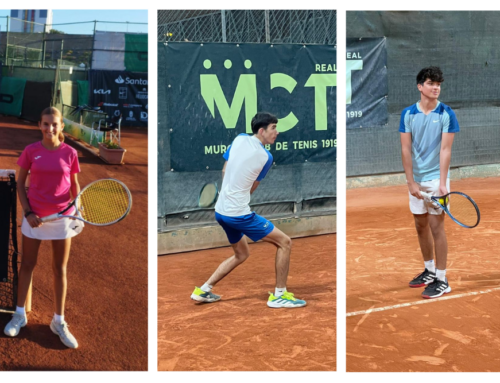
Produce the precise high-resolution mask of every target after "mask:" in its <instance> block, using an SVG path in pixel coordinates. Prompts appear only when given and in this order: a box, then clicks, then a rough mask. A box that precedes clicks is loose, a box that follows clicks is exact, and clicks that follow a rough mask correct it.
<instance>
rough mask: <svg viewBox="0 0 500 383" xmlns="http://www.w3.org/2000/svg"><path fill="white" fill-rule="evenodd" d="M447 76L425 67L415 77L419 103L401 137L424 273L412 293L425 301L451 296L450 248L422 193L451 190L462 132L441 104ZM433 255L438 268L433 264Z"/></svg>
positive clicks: (407, 113)
mask: <svg viewBox="0 0 500 383" xmlns="http://www.w3.org/2000/svg"><path fill="white" fill-rule="evenodd" d="M443 81H444V78H443V73H442V72H441V69H439V68H438V67H427V68H424V69H422V70H421V71H420V72H419V73H418V75H417V88H418V90H419V91H420V101H419V102H417V103H416V104H413V105H412V106H409V107H408V108H405V109H404V110H403V113H402V114H401V123H400V126H399V131H400V132H401V154H402V159H403V167H404V170H405V174H406V182H407V184H408V191H409V195H410V210H411V212H412V213H413V217H414V219H415V227H416V229H417V234H418V241H419V243H420V249H421V251H422V256H423V258H424V266H425V270H424V271H423V272H422V273H420V274H418V275H417V276H415V278H414V279H413V280H412V281H410V287H425V290H424V292H423V293H422V297H424V298H437V297H440V296H441V295H443V294H446V293H449V292H450V291H451V287H450V285H449V284H448V280H447V279H446V261H447V257H448V242H447V240H446V233H445V231H444V214H442V212H443V211H442V209H439V208H436V207H435V206H434V205H432V204H431V203H427V202H425V201H424V199H423V197H422V194H421V193H420V191H424V192H427V193H429V194H432V195H435V196H440V195H445V194H447V193H448V192H449V190H450V179H449V168H450V161H451V147H452V145H453V139H454V137H455V133H456V132H458V131H459V130H460V129H459V126H458V122H457V118H456V116H455V113H454V112H453V110H452V109H451V108H450V107H449V106H447V105H445V104H443V103H441V102H440V101H438V97H439V94H440V92H441V83H442V82H443ZM434 254H435V258H436V260H435V263H434Z"/></svg>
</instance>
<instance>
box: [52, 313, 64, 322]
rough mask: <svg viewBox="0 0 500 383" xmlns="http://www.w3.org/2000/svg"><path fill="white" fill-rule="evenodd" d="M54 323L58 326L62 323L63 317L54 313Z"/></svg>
mask: <svg viewBox="0 0 500 383" xmlns="http://www.w3.org/2000/svg"><path fill="white" fill-rule="evenodd" d="M54 322H56V323H58V324H60V323H62V322H64V315H57V314H56V313H54Z"/></svg>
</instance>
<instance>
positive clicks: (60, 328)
mask: <svg viewBox="0 0 500 383" xmlns="http://www.w3.org/2000/svg"><path fill="white" fill-rule="evenodd" d="M50 329H51V330H52V332H53V333H54V334H56V335H59V338H60V339H61V342H63V344H64V345H65V346H66V347H69V348H78V342H77V341H76V339H75V337H74V336H73V335H72V334H71V333H70V332H69V329H68V324H67V323H66V322H62V323H56V322H55V321H54V319H52V322H50Z"/></svg>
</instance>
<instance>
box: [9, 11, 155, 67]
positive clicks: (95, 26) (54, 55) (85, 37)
mask: <svg viewBox="0 0 500 383" xmlns="http://www.w3.org/2000/svg"><path fill="white" fill-rule="evenodd" d="M19 25H22V26H23V28H22V30H23V32H18V31H17V30H18V29H19V28H16V26H19ZM96 32H124V33H137V34H147V33H148V24H147V23H130V22H111V21H97V20H95V21H86V22H79V23H62V24H40V23H35V22H30V21H25V20H20V19H16V18H12V17H9V16H6V17H0V60H1V61H2V62H3V63H4V64H5V65H7V66H20V67H32V68H55V67H56V66H57V62H58V60H63V61H64V63H65V65H67V66H68V67H69V66H71V67H73V68H74V70H79V69H80V70H86V69H89V68H90V66H91V60H92V55H93V52H94V40H95V34H96Z"/></svg>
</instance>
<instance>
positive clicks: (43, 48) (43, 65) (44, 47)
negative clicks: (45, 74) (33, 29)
mask: <svg viewBox="0 0 500 383" xmlns="http://www.w3.org/2000/svg"><path fill="white" fill-rule="evenodd" d="M46 30H47V23H45V24H43V44H42V68H45V52H46V50H47V42H46V41H45V31H46Z"/></svg>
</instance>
